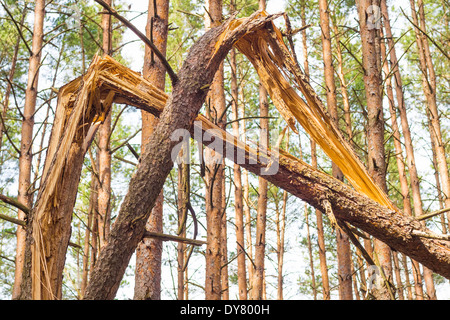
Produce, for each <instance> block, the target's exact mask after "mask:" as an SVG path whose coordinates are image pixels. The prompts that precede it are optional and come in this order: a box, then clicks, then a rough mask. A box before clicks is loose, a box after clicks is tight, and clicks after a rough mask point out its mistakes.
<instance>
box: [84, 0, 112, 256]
mask: <svg viewBox="0 0 450 320" xmlns="http://www.w3.org/2000/svg"><path fill="white" fill-rule="evenodd" d="M105 2H106V3H107V4H108V5H109V6H111V2H112V0H105ZM102 29H103V43H102V49H103V53H104V54H106V55H111V50H112V41H111V39H112V34H111V33H112V27H111V15H109V14H108V13H103V15H102ZM81 37H82V33H81ZM111 114H112V112H109V113H108V114H107V115H106V117H105V120H104V122H103V123H102V124H101V125H100V127H99V129H98V174H99V179H100V183H99V186H98V233H99V245H100V248H102V247H103V246H104V245H105V244H106V243H107V242H108V236H109V231H110V225H111V208H110V205H111V149H110V143H109V142H110V136H111Z"/></svg>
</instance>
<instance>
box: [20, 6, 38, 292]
mask: <svg viewBox="0 0 450 320" xmlns="http://www.w3.org/2000/svg"><path fill="white" fill-rule="evenodd" d="M44 17H45V0H37V1H36V2H35V9H34V27H33V38H32V49H31V50H32V52H31V56H30V59H29V69H28V82H27V89H26V91H25V105H24V109H23V122H22V131H21V134H22V137H21V144H20V156H19V193H18V197H17V200H18V201H19V202H20V203H22V204H24V205H25V206H27V207H28V208H32V206H33V196H32V194H31V193H29V191H30V190H29V189H30V184H31V167H32V159H33V150H32V141H33V127H34V113H35V109H36V100H37V94H38V80H39V69H40V66H41V55H42V45H43V39H44ZM17 216H18V218H19V219H20V220H25V219H26V218H27V216H26V214H25V213H24V212H23V211H20V210H19V212H18V214H17ZM16 234H17V247H16V264H15V266H16V269H15V276H14V287H13V295H12V298H13V299H18V298H20V297H21V296H22V289H21V285H22V277H23V276H24V274H25V273H27V271H26V270H24V268H25V251H26V249H25V247H26V244H25V242H26V231H25V229H24V228H22V227H19V228H17V232H16Z"/></svg>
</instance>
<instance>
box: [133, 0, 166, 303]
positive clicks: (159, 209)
mask: <svg viewBox="0 0 450 320" xmlns="http://www.w3.org/2000/svg"><path fill="white" fill-rule="evenodd" d="M168 20H169V0H149V2H148V18H147V27H146V33H147V37H148V38H149V39H151V40H153V42H154V43H155V45H156V47H157V48H158V50H159V51H160V52H161V53H162V54H163V55H165V54H166V48H167V34H168ZM143 69H144V70H143V76H144V78H146V79H147V80H149V81H150V82H151V83H152V84H153V85H155V86H156V87H157V88H158V89H160V90H161V91H164V88H165V76H166V70H165V68H164V66H163V65H162V63H161V61H160V60H159V59H157V58H156V59H155V57H154V53H153V52H152V51H151V50H150V49H149V48H148V47H146V48H145V60H144V68H143ZM157 124H158V119H157V118H155V117H154V116H153V115H151V114H150V113H148V112H145V111H142V153H144V152H145V148H146V146H147V144H148V143H149V142H150V140H151V139H152V134H153V132H154V128H155V127H156V126H157ZM163 201H164V199H163V192H162V191H161V193H160V195H159V196H158V199H157V201H156V204H155V207H154V208H153V211H152V214H151V216H150V219H149V220H148V221H147V224H146V229H147V231H151V232H158V233H162V232H163ZM161 259H162V241H161V240H159V239H143V240H142V241H141V242H140V243H139V245H138V247H137V249H136V271H135V287H134V299H135V300H159V299H161Z"/></svg>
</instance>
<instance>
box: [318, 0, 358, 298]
mask: <svg viewBox="0 0 450 320" xmlns="http://www.w3.org/2000/svg"><path fill="white" fill-rule="evenodd" d="M319 13H320V28H321V30H322V55H323V62H324V78H325V86H326V93H327V107H328V112H329V113H330V116H331V121H333V123H334V124H335V126H336V128H339V115H338V107H337V99H336V85H335V81H334V71H335V70H334V66H333V51H332V46H331V32H330V17H329V10H328V1H327V0H319ZM332 174H333V177H335V178H337V179H339V180H341V181H343V180H344V175H343V173H342V171H341V170H340V169H339V167H338V166H337V165H336V164H335V163H334V162H333V163H332ZM336 244H337V251H336V253H337V258H338V259H337V260H338V280H339V298H340V300H352V299H353V294H352V276H351V275H352V271H351V252H350V241H349V239H348V236H347V234H345V233H344V232H342V231H341V230H340V228H338V229H336Z"/></svg>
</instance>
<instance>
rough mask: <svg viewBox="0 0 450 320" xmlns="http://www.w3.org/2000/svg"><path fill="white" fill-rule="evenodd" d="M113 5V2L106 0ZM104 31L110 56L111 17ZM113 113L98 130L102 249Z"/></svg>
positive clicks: (104, 44) (105, 20) (105, 50)
mask: <svg viewBox="0 0 450 320" xmlns="http://www.w3.org/2000/svg"><path fill="white" fill-rule="evenodd" d="M105 2H106V3H107V4H108V5H111V0H105ZM102 30H103V37H102V38H103V42H102V49H103V53H104V54H107V55H110V54H111V48H112V41H111V39H112V28H111V15H109V14H107V13H103V14H102ZM111 113H112V112H109V113H108V114H107V115H106V116H105V120H104V122H103V123H102V124H101V125H100V127H99V129H98V174H99V179H100V183H99V188H98V215H99V216H98V218H99V219H98V231H99V245H100V248H102V247H103V246H104V245H105V244H106V243H107V242H108V236H109V231H110V228H111V207H110V206H111V149H110V143H109V142H110V136H111Z"/></svg>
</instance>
